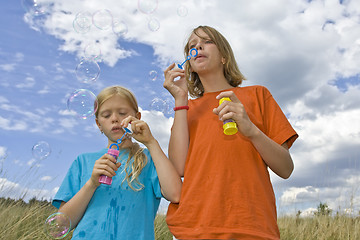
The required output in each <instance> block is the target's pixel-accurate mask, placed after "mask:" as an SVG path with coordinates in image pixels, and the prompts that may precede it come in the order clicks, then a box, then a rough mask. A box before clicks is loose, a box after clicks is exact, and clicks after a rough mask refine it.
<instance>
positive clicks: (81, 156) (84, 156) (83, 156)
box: [77, 148, 107, 159]
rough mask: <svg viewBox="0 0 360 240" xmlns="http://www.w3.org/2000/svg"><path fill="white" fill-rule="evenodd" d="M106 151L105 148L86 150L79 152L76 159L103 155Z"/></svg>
mask: <svg viewBox="0 0 360 240" xmlns="http://www.w3.org/2000/svg"><path fill="white" fill-rule="evenodd" d="M106 152H107V149H106V148H104V149H101V150H100V151H97V152H87V153H81V154H80V155H79V156H78V157H77V159H92V158H99V156H102V155H104V154H105V153H106Z"/></svg>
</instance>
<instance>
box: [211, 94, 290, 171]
mask: <svg viewBox="0 0 360 240" xmlns="http://www.w3.org/2000/svg"><path fill="white" fill-rule="evenodd" d="M222 97H229V98H230V99H231V101H232V102H228V101H224V102H223V103H222V104H221V105H220V106H219V107H217V108H214V110H213V112H214V113H215V114H217V115H219V118H220V120H222V121H224V120H226V119H233V120H234V121H235V122H236V124H237V126H238V129H239V132H240V134H242V135H244V136H245V137H247V138H249V139H250V140H251V142H252V144H253V145H254V147H255V148H256V150H257V151H258V152H259V154H260V155H261V157H262V159H263V160H264V162H265V163H266V164H267V165H268V166H269V168H270V169H271V170H272V171H273V172H274V173H275V174H277V175H278V176H279V177H282V178H288V177H290V175H291V173H292V171H293V169H294V164H293V161H292V158H291V155H290V153H289V150H288V147H287V144H286V143H284V144H282V145H279V144H278V143H276V142H274V141H273V140H272V139H270V138H269V137H268V136H266V135H265V134H264V133H263V132H262V131H261V130H260V129H258V128H257V127H256V126H255V125H254V124H253V123H252V122H251V120H250V119H249V117H248V115H247V113H246V111H245V108H244V106H243V105H242V103H241V102H240V100H239V99H238V98H237V97H236V95H235V94H234V93H233V92H232V91H228V92H222V93H220V94H219V95H218V96H217V98H218V99H220V98H222ZM238 134H239V133H238Z"/></svg>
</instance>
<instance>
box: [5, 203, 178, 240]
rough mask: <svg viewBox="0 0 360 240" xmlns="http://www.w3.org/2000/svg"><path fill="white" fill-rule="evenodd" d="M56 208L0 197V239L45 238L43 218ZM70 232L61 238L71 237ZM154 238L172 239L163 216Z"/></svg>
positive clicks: (158, 223) (157, 239)
mask: <svg viewBox="0 0 360 240" xmlns="http://www.w3.org/2000/svg"><path fill="white" fill-rule="evenodd" d="M56 211H57V209H56V208H55V207H53V206H52V205H51V204H50V203H49V202H47V201H37V200H34V199H32V200H30V201H29V203H25V202H24V201H23V200H13V199H4V198H0V240H5V239H6V240H30V239H31V240H35V239H39V240H46V239H51V238H50V237H48V236H47V235H46V234H45V231H44V230H45V228H44V227H45V226H44V225H45V224H44V223H45V220H46V219H47V217H48V216H50V215H51V214H52V213H54V212H56ZM71 236H72V233H71V232H70V233H69V234H68V236H66V237H65V238H63V239H65V240H66V239H71ZM155 239H156V240H172V235H171V233H170V232H169V230H168V228H167V225H166V223H165V216H162V215H158V216H157V217H156V219H155Z"/></svg>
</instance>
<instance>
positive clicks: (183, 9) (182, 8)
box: [177, 5, 188, 17]
mask: <svg viewBox="0 0 360 240" xmlns="http://www.w3.org/2000/svg"><path fill="white" fill-rule="evenodd" d="M177 14H178V15H179V16H180V17H185V16H186V15H187V14H188V9H187V8H186V7H185V6H184V5H180V6H179V7H178V9H177Z"/></svg>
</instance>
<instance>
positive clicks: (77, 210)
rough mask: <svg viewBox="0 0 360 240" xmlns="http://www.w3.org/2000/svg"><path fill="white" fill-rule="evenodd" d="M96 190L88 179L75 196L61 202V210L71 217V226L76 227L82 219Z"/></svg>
mask: <svg viewBox="0 0 360 240" xmlns="http://www.w3.org/2000/svg"><path fill="white" fill-rule="evenodd" d="M95 190H96V187H95V186H93V185H92V184H91V183H90V181H88V182H87V183H86V184H85V185H84V186H83V187H82V188H81V189H80V191H79V192H77V193H76V194H75V196H74V197H73V198H71V199H70V200H69V201H68V202H66V203H65V202H63V203H62V204H61V206H60V208H59V212H62V213H64V214H66V215H67V216H68V217H69V218H70V219H71V228H75V227H76V226H77V224H78V223H79V221H80V220H81V218H82V216H83V215H84V213H85V210H86V208H87V206H88V204H89V202H90V200H91V198H92V196H93V194H94V192H95Z"/></svg>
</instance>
